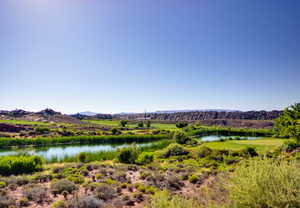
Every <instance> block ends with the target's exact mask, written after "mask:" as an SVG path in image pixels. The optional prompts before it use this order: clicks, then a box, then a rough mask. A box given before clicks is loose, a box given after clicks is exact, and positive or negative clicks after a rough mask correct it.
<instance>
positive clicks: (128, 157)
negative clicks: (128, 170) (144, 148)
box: [118, 145, 139, 164]
mask: <svg viewBox="0 0 300 208" xmlns="http://www.w3.org/2000/svg"><path fill="white" fill-rule="evenodd" d="M138 156H139V149H138V148H137V147H136V145H131V146H129V147H127V148H123V149H120V150H119V154H118V161H119V162H121V163H127V164H133V163H135V160H136V159H137V158H138Z"/></svg>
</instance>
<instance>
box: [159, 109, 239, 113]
mask: <svg viewBox="0 0 300 208" xmlns="http://www.w3.org/2000/svg"><path fill="white" fill-rule="evenodd" d="M187 112H240V111H239V110H229V109H199V110H189V109H186V110H165V111H155V112H153V113H187Z"/></svg>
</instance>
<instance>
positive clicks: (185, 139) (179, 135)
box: [173, 131, 191, 144]
mask: <svg viewBox="0 0 300 208" xmlns="http://www.w3.org/2000/svg"><path fill="white" fill-rule="evenodd" d="M173 138H174V139H175V141H176V142H177V143H178V144H188V143H190V142H191V138H190V137H189V136H188V135H187V134H186V133H184V132H181V131H178V132H176V133H175V134H174V136H173Z"/></svg>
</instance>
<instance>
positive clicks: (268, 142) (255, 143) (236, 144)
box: [204, 138, 287, 152]
mask: <svg viewBox="0 0 300 208" xmlns="http://www.w3.org/2000/svg"><path fill="white" fill-rule="evenodd" d="M285 141H287V140H286V139H276V138H274V139H269V138H268V139H257V140H229V141H225V142H207V143H205V144H204V145H205V146H207V147H209V148H212V149H228V150H242V149H243V148H245V147H246V146H250V147H254V148H256V150H257V151H258V152H266V151H273V150H275V149H276V148H278V147H280V146H281V145H283V143H284V142H285Z"/></svg>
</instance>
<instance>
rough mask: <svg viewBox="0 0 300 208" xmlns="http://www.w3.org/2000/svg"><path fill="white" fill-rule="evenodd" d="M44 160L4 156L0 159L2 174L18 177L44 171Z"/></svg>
mask: <svg viewBox="0 0 300 208" xmlns="http://www.w3.org/2000/svg"><path fill="white" fill-rule="evenodd" d="M43 163H44V161H43V159H42V158H41V157H39V156H4V157H0V174H1V175H5V176H7V175H12V174H14V175H17V174H23V173H32V172H35V171H39V170H42V166H43Z"/></svg>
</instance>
